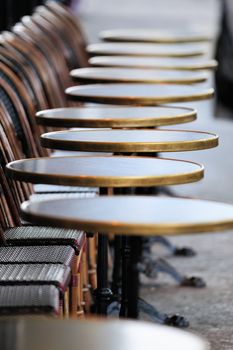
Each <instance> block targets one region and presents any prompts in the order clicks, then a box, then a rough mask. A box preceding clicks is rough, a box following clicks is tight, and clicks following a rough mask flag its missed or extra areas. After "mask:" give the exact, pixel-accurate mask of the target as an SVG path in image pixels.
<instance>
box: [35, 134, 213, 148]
mask: <svg viewBox="0 0 233 350" xmlns="http://www.w3.org/2000/svg"><path fill="white" fill-rule="evenodd" d="M41 144H42V146H44V147H47V148H52V149H62V150H63V149H64V150H73V151H90V152H91V151H96V152H113V153H118V152H119V153H121V152H122V153H132V152H179V151H194V150H200V149H207V148H212V147H216V146H217V145H218V136H217V135H215V134H212V133H206V132H200V131H190V130H189V131H187V130H165V129H163V130H159V129H154V130H148V129H140V130H138V129H132V130H101V129H99V130H97V131H91V130H89V131H75V130H72V131H55V132H50V133H46V134H43V135H41Z"/></svg>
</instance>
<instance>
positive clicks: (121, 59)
mask: <svg viewBox="0 0 233 350" xmlns="http://www.w3.org/2000/svg"><path fill="white" fill-rule="evenodd" d="M89 63H90V65H91V66H94V67H121V68H141V69H150V70H153V69H154V70H158V69H159V70H173V71H174V70H180V71H181V70H184V71H196V70H203V69H204V70H214V69H216V68H217V66H218V63H217V61H215V60H213V59H207V58H202V57H195V58H191V57H189V58H182V60H181V59H180V58H165V57H164V58H160V57H132V56H95V57H92V58H90V59H89Z"/></svg>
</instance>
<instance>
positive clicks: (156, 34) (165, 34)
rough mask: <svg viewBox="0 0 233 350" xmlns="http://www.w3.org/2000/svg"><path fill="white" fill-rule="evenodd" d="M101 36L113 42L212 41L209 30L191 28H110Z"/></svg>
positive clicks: (169, 42) (168, 42) (170, 42)
mask: <svg viewBox="0 0 233 350" xmlns="http://www.w3.org/2000/svg"><path fill="white" fill-rule="evenodd" d="M99 36H100V38H101V39H103V40H105V41H111V42H117V41H118V42H124V41H126V42H147V43H167V44H172V43H185V42H188V43H191V42H202V41H210V40H211V39H212V36H211V35H210V34H209V33H208V32H205V31H204V32H203V31H197V30H190V31H186V30H185V31H183V30H174V29H173V30H172V31H169V30H162V29H160V30H159V29H157V30H156V29H145V28H141V29H139V28H131V29H110V30H104V31H102V32H101V33H100V35H99Z"/></svg>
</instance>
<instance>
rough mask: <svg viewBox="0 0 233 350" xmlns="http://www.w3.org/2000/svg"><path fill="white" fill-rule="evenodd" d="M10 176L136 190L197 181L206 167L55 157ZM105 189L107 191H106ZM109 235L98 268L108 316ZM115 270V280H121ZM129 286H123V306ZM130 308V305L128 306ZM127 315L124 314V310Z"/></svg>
mask: <svg viewBox="0 0 233 350" xmlns="http://www.w3.org/2000/svg"><path fill="white" fill-rule="evenodd" d="M6 169H7V173H8V175H9V176H10V177H11V178H13V179H14V180H17V181H24V182H30V183H43V184H56V185H58V184H60V185H67V186H85V187H86V186H94V187H100V188H102V191H101V193H103V192H105V193H106V192H107V191H106V190H107V189H108V188H116V187H120V188H125V187H128V188H132V187H148V186H162V185H174V184H180V183H182V184H183V183H188V182H195V181H198V180H200V179H201V178H202V177H203V166H201V165H199V164H196V163H192V162H185V161H178V160H170V159H159V158H146V157H55V158H37V159H26V160H25V159H23V160H17V161H14V162H11V163H9V164H8V165H7V168H6ZM104 190H105V191H104ZM107 249H108V240H107V236H106V235H101V234H100V235H99V239H98V264H97V265H98V266H97V292H96V298H97V312H98V313H100V314H106V312H107V307H108V304H109V303H110V302H111V299H112V292H111V290H110V289H109V288H108V266H107V257H108V253H107ZM123 257H124V256H123ZM118 273H119V272H118V271H115V279H116V277H117V278H118ZM125 289H126V286H124V284H123V286H122V292H123V297H122V305H123V306H124V305H125V304H127V299H126V298H125V297H124V296H125V295H126V292H125ZM124 308H126V306H124ZM122 312H123V311H122Z"/></svg>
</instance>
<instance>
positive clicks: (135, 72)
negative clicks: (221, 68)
mask: <svg viewBox="0 0 233 350" xmlns="http://www.w3.org/2000/svg"><path fill="white" fill-rule="evenodd" d="M70 74H71V76H72V78H73V79H75V80H77V81H78V82H80V83H82V84H92V83H94V84H98V83H129V84H130V83H131V84H132V83H144V84H147V83H148V84H195V83H201V82H204V81H206V80H207V79H208V74H206V73H204V72H189V71H164V70H161V71H159V70H157V71H149V70H147V69H137V68H133V69H131V68H111V67H110V68H108V67H105V68H79V69H74V70H72V71H71V73H70Z"/></svg>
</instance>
